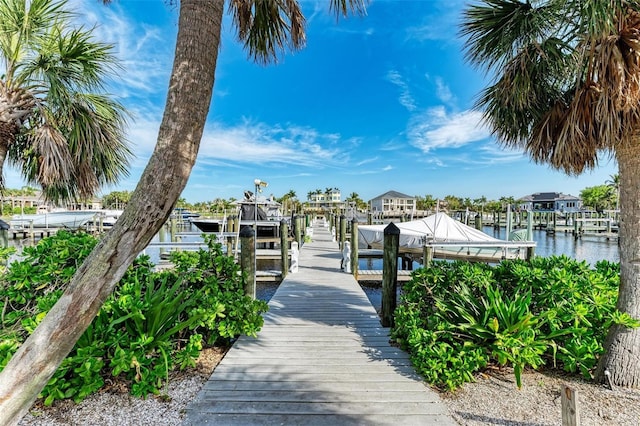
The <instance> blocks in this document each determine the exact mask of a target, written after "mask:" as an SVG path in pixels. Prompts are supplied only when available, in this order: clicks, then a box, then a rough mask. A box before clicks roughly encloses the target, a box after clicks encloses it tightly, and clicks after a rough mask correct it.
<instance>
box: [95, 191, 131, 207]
mask: <svg viewBox="0 0 640 426" xmlns="http://www.w3.org/2000/svg"><path fill="white" fill-rule="evenodd" d="M130 199H131V191H112V192H110V193H108V194H107V195H105V196H103V197H102V206H103V207H104V208H111V209H123V208H124V207H125V206H126V205H127V203H128V202H129V200H130Z"/></svg>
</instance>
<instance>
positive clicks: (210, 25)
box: [0, 0, 224, 425]
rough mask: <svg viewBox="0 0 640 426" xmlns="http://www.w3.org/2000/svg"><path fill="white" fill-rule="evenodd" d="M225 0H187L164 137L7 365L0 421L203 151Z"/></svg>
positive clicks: (33, 391) (93, 308) (41, 377)
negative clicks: (119, 210) (108, 225)
mask: <svg viewBox="0 0 640 426" xmlns="http://www.w3.org/2000/svg"><path fill="white" fill-rule="evenodd" d="M223 6H224V0H207V1H204V0H181V1H180V19H179V23H178V35H177V42H176V50H175V60H174V64H173V70H172V74H171V80H170V82H169V91H168V95H167V102H166V105H165V111H164V116H163V119H162V123H161V125H160V130H159V133H158V142H157V145H156V148H155V151H154V153H153V156H152V157H151V159H150V160H149V164H148V165H147V168H146V169H145V171H144V173H143V175H142V177H141V178H140V182H139V183H138V186H137V188H136V190H135V191H134V193H133V194H132V197H131V201H130V202H129V204H128V205H127V207H126V209H125V211H124V213H123V215H122V216H121V217H120V218H119V219H118V222H117V223H116V226H115V227H114V228H113V229H112V230H111V231H110V232H109V234H108V235H106V236H105V238H104V239H103V240H102V241H101V242H100V243H99V244H98V245H97V246H96V248H95V249H94V250H93V252H92V253H91V254H90V255H89V257H88V258H87V259H86V260H85V262H84V263H83V264H82V266H81V267H80V268H79V269H78V271H77V272H76V274H75V276H74V277H73V279H72V281H71V283H70V285H69V288H68V289H67V290H66V292H65V293H64V294H63V295H62V297H61V298H60V300H59V301H58V303H56V305H55V306H54V307H53V308H52V309H51V311H50V312H49V313H48V315H47V316H46V317H45V319H44V320H43V321H42V322H41V323H40V325H39V326H38V327H37V328H36V330H35V331H34V332H33V334H32V335H31V336H30V337H29V338H28V339H27V340H26V342H25V343H24V344H23V345H22V346H21V347H20V349H19V350H18V352H17V353H16V354H15V355H14V356H13V358H12V359H11V360H10V362H9V363H8V364H7V366H6V367H5V369H4V370H3V371H2V372H1V373H0V424H2V425H15V424H17V423H18V421H19V420H20V419H21V418H22V417H23V416H24V414H25V413H26V412H27V410H28V409H29V407H30V406H31V405H32V404H33V402H34V401H35V399H36V398H37V396H38V394H39V392H40V391H41V390H42V388H43V387H44V386H45V385H46V383H47V382H48V380H49V378H50V377H51V376H52V375H53V373H54V372H55V370H56V369H57V367H58V366H59V365H60V363H61V362H62V360H63V359H64V358H65V357H66V356H67V355H68V353H69V352H70V351H71V349H72V348H73V346H74V345H75V342H76V341H77V340H78V338H79V337H80V336H81V335H82V333H83V332H84V331H85V329H86V328H87V327H88V325H89V324H90V323H91V321H92V320H93V318H94V317H95V315H96V314H97V313H98V311H99V310H100V307H101V306H102V304H103V303H104V301H105V300H106V298H107V297H108V296H109V295H110V294H111V293H112V291H113V289H114V287H115V285H116V284H117V283H118V281H119V280H120V278H121V277H122V276H123V274H124V273H125V271H126V269H127V268H128V267H129V265H130V264H131V263H132V262H133V259H135V257H136V256H137V255H138V254H139V253H140V252H141V251H142V250H143V249H144V248H145V247H146V246H147V245H148V244H149V242H150V241H151V239H152V238H153V236H154V235H155V234H156V233H157V232H158V230H159V229H160V227H161V226H162V224H163V223H165V222H166V220H167V218H168V217H169V214H170V213H171V210H172V208H173V206H174V204H175V203H176V201H177V200H178V197H179V196H180V194H181V192H182V190H183V189H184V187H185V185H186V183H187V180H188V178H189V174H190V173H191V169H192V167H193V164H194V163H195V159H196V156H197V153H198V147H199V145H200V138H201V137H202V132H203V128H204V123H205V120H206V116H207V113H208V111H209V105H210V103H211V96H212V92H213V82H214V73H215V67H216V60H217V56H218V46H219V42H220V31H221V21H222V12H223Z"/></svg>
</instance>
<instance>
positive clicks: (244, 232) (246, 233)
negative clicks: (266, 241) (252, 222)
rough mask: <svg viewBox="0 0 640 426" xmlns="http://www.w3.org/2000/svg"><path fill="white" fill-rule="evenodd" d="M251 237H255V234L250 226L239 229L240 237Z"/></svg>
mask: <svg viewBox="0 0 640 426" xmlns="http://www.w3.org/2000/svg"><path fill="white" fill-rule="evenodd" d="M253 236H255V232H254V230H253V227H252V226H245V227H243V228H242V229H240V237H243V238H250V237H253Z"/></svg>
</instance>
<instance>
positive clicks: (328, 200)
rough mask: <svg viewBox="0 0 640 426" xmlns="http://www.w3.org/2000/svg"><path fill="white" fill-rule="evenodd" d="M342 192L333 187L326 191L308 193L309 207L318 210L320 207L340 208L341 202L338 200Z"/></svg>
mask: <svg viewBox="0 0 640 426" xmlns="http://www.w3.org/2000/svg"><path fill="white" fill-rule="evenodd" d="M341 197H342V194H341V193H340V190H339V189H338V188H333V189H331V190H329V191H328V192H314V193H309V201H308V203H309V207H310V208H311V209H316V210H320V209H322V208H329V209H331V208H334V207H338V208H342V207H343V204H344V203H343V202H342V201H341V200H340V198H341Z"/></svg>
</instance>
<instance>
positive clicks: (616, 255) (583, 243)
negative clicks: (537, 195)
mask: <svg viewBox="0 0 640 426" xmlns="http://www.w3.org/2000/svg"><path fill="white" fill-rule="evenodd" d="M197 231H198V230H197V229H194V230H193V231H192V230H191V229H190V228H186V229H184V230H183V232H193V234H191V235H183V236H181V237H180V239H181V241H183V242H198V241H201V238H200V236H199V233H198V232H197ZM483 231H484V232H485V233H486V234H488V235H491V236H493V237H495V238H501V239H502V238H505V236H506V232H505V230H504V229H500V230H494V229H493V228H492V227H489V226H487V227H484V229H483ZM533 239H534V240H535V241H536V243H537V246H536V255H538V256H551V255H554V254H555V255H562V254H564V255H566V256H569V257H572V258H575V259H577V260H586V261H587V262H588V263H590V264H591V265H593V264H595V263H596V262H597V261H599V260H609V261H612V262H618V261H619V260H620V251H619V248H618V241H617V239H612V240H607V239H605V238H601V237H591V236H589V237H583V238H582V239H579V240H574V238H573V235H571V234H565V233H558V234H556V235H555V236H553V235H547V233H546V232H545V231H540V230H534V231H533ZM153 241H154V242H158V241H171V237H170V235H169V232H168V231H167V230H165V229H163V231H161V234H159V235H156V237H154V239H153ZM10 244H11V245H14V246H16V247H17V248H18V251H20V249H21V248H22V247H23V246H25V245H30V244H31V243H30V241H29V240H15V241H10ZM167 250H168V249H162V248H159V247H152V248H147V249H146V250H145V251H144V253H146V254H148V255H149V256H150V257H151V261H152V262H154V263H158V262H159V260H160V253H161V252H164V251H167ZM337 266H338V265H336V267H337ZM359 267H360V269H382V260H381V259H361V260H360V261H359ZM418 267H420V264H418V263H415V264H414V268H418ZM258 268H259V269H261V268H264V269H278V268H279V262H278V261H276V262H273V263H271V264H264V265H260V264H259V265H258ZM277 287H278V286H277V284H259V285H258V288H257V289H256V292H257V295H258V298H260V299H262V300H267V301H268V300H269V299H270V298H271V296H272V295H273V293H275V291H276V289H277ZM363 288H364V290H365V292H366V293H367V295H368V296H369V299H370V300H371V302H372V303H373V305H374V306H377V307H378V308H379V306H380V288H379V285H373V286H363Z"/></svg>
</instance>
